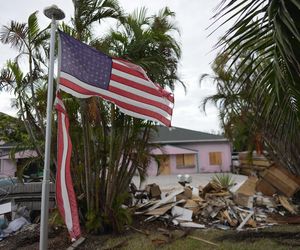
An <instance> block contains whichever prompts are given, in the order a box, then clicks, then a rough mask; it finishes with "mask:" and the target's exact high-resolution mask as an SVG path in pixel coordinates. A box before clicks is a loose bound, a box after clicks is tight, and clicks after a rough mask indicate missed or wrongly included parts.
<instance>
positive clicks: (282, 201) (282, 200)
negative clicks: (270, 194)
mask: <svg viewBox="0 0 300 250" xmlns="http://www.w3.org/2000/svg"><path fill="white" fill-rule="evenodd" d="M278 199H279V202H280V204H281V205H282V206H283V207H284V208H285V209H286V210H288V211H289V212H290V213H291V214H297V212H296V210H295V208H294V207H293V206H292V205H291V204H290V202H289V201H288V199H287V197H285V196H283V195H279V196H278Z"/></svg>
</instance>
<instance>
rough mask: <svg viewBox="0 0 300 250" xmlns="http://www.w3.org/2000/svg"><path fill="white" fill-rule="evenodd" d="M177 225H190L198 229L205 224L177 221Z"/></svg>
mask: <svg viewBox="0 0 300 250" xmlns="http://www.w3.org/2000/svg"><path fill="white" fill-rule="evenodd" d="M179 225H180V226H181V227H191V228H199V229H202V228H205V225H203V224H199V223H196V222H181V223H179Z"/></svg>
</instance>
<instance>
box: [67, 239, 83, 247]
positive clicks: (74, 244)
mask: <svg viewBox="0 0 300 250" xmlns="http://www.w3.org/2000/svg"><path fill="white" fill-rule="evenodd" d="M84 241H85V238H84V237H80V238H79V239H78V240H76V241H75V242H74V243H73V244H72V245H71V246H70V247H68V248H67V250H73V249H76V248H77V247H78V246H79V245H81V244H82V243H83V242H84Z"/></svg>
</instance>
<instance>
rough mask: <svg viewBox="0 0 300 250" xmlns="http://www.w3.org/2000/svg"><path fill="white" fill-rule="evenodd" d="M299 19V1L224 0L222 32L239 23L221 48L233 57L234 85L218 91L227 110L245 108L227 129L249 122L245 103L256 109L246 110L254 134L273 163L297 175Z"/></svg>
mask: <svg viewBox="0 0 300 250" xmlns="http://www.w3.org/2000/svg"><path fill="white" fill-rule="evenodd" d="M299 14H300V4H299V1H296V0H290V1H277V0H271V1H265V0H241V1H231V0H228V1H227V0H224V1H222V2H221V4H220V5H219V7H218V10H217V13H216V15H215V16H214V18H215V23H214V25H217V28H218V27H219V26H222V25H223V24H225V23H228V22H232V21H233V20H234V24H233V25H232V27H231V28H229V29H228V30H227V32H226V33H225V35H224V36H223V37H222V39H221V40H220V42H219V43H218V44H217V47H218V48H221V54H222V56H225V57H227V59H226V62H227V64H226V65H227V70H226V72H228V71H229V75H230V76H231V79H230V80H229V83H228V82H226V81H223V83H222V84H221V87H222V89H221V91H220V90H218V92H219V93H220V94H224V95H223V96H222V97H221V98H220V99H219V100H221V99H223V101H221V102H220V103H219V104H220V105H221V106H223V107H225V106H226V105H227V101H228V102H229V103H232V104H234V105H233V106H234V107H236V108H237V109H239V110H238V112H237V114H238V115H237V117H236V118H235V120H232V121H230V123H228V124H227V125H228V126H234V125H235V126H236V125H237V126H240V124H239V123H238V122H241V121H242V122H243V123H244V114H245V113H244V112H243V108H241V106H239V103H240V101H241V100H242V101H243V105H242V107H247V105H249V107H250V109H249V111H246V114H247V115H246V117H247V116H249V115H250V119H249V118H248V119H246V120H245V123H246V122H247V123H248V127H249V135H250V136H252V137H253V134H256V132H257V131H259V133H258V138H260V139H261V140H262V141H263V142H264V144H265V146H266V147H267V149H268V151H269V153H271V155H272V157H273V159H274V160H276V161H277V162H279V163H281V165H283V166H285V167H287V168H288V169H289V170H290V171H292V172H294V173H297V174H300V168H299V163H300V162H299V153H300V152H299V141H300V140H299V139H300V134H299V133H300V130H299V125H300V123H299V118H300V113H299V112H300V111H299V101H300V99H299V98H300V96H299V83H300V81H299V80H300V74H299V73H300V67H299V65H300V64H299V63H300V55H299V51H300V50H299V49H300V26H299V23H300V22H299V21H300V20H299V18H300V15H299ZM217 76H219V75H218V74H217ZM245 90H246V92H245ZM244 94H246V95H244ZM235 96H238V97H242V99H240V98H237V99H235V98H234V97H235ZM215 100H216V98H215ZM244 104H246V106H245V105H244ZM224 110H225V112H226V113H227V115H228V114H230V112H229V113H228V112H227V110H226V108H225V109H224ZM239 118H241V119H240V120H239V121H238V122H236V120H237V119H239ZM245 123H244V124H245ZM233 124H234V125H233Z"/></svg>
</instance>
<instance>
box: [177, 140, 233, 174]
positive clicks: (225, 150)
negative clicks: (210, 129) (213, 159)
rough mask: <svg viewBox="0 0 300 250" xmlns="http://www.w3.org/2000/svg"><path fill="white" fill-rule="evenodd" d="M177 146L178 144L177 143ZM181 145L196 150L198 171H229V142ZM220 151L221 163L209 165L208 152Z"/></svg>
mask: <svg viewBox="0 0 300 250" xmlns="http://www.w3.org/2000/svg"><path fill="white" fill-rule="evenodd" d="M178 146H179V145H178ZM181 147H185V148H189V149H193V150H197V151H198V167H199V173H214V172H229V171H230V166H231V147H230V144H229V142H217V143H216V142H206V143H197V144H185V145H181ZM210 152H221V154H222V165H221V166H219V165H210V162H209V153H210Z"/></svg>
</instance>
